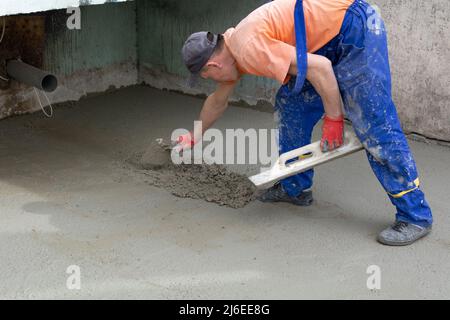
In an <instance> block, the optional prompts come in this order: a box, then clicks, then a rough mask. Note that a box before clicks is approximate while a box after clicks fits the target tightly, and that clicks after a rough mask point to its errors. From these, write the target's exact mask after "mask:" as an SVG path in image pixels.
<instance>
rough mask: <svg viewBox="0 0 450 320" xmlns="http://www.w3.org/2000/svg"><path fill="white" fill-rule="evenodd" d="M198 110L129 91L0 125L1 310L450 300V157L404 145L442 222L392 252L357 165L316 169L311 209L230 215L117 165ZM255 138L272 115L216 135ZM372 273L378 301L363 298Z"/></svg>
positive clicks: (239, 121) (376, 190)
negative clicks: (39, 301) (238, 131)
mask: <svg viewBox="0 0 450 320" xmlns="http://www.w3.org/2000/svg"><path fill="white" fill-rule="evenodd" d="M201 103H202V100H200V99H197V98H192V97H186V96H182V95H179V94H173V93H167V92H162V91H156V90H154V89H150V88H146V87H132V88H127V89H123V90H120V91H116V92H113V93H109V94H104V95H99V96H94V97H90V98H87V99H84V100H82V101H80V102H78V103H76V104H75V105H73V106H70V107H60V108H57V109H56V110H55V116H54V118H53V119H46V118H44V117H43V116H42V114H40V113H37V114H33V115H26V116H22V117H16V118H9V119H7V120H4V121H2V122H1V125H0V134H1V140H2V142H1V143H0V152H1V157H0V175H1V182H0V194H1V195H2V197H1V201H0V257H1V258H0V259H1V260H0V298H2V299H4V298H26V299H27V298H44V299H46V298H150V299H171V298H180V299H185V298H186V299H197V298H201V299H301V298H325V299H334V298H343V299H353V298H368V299H379V298H408V299H409V298H438V299H442V298H447V299H448V298H450V275H449V269H450V231H449V230H450V216H449V213H450V210H449V205H448V201H449V191H448V190H449V189H448V182H449V181H450V167H449V159H450V148H447V147H443V146H437V145H430V144H425V143H421V142H411V147H412V149H413V152H414V154H415V157H416V160H417V164H418V167H419V170H420V172H421V176H420V178H421V183H422V186H423V190H424V191H425V193H426V194H427V197H428V201H429V203H430V205H431V206H432V209H433V210H434V216H435V222H436V223H435V226H434V230H433V233H432V234H431V235H430V236H429V237H428V238H426V239H423V240H421V241H419V242H417V243H416V244H414V245H413V246H409V247H401V248H392V247H386V246H382V245H380V244H378V243H377V242H376V241H375V238H376V235H377V233H378V232H379V231H380V230H381V229H383V228H384V227H386V226H387V225H388V224H390V223H391V222H392V221H393V217H394V209H393V207H392V206H391V205H390V203H389V201H388V199H387V197H386V195H385V193H384V192H383V190H382V189H381V187H380V185H379V184H378V182H377V180H376V178H375V177H374V175H373V174H372V172H371V170H370V168H369V165H368V162H367V160H366V158H365V155H364V154H363V153H362V152H360V153H357V154H354V155H352V156H349V157H346V158H343V159H339V160H337V161H334V162H332V163H329V164H326V165H324V166H322V167H319V168H318V169H317V171H316V180H315V181H316V184H315V187H314V194H315V199H316V202H315V204H314V205H313V206H312V207H309V208H298V207H294V206H291V205H288V204H276V205H275V204H263V203H260V202H257V201H255V202H252V203H250V204H249V205H247V206H246V207H244V208H242V209H238V210H235V209H230V208H227V207H220V206H218V205H216V204H213V203H208V202H205V201H202V200H192V199H180V198H176V197H174V196H172V195H171V194H170V193H168V192H167V191H165V190H163V189H158V188H156V187H152V186H150V185H148V184H147V183H146V182H145V179H146V177H145V175H143V174H139V173H138V172H135V171H134V170H133V168H132V167H131V166H130V165H129V164H127V162H126V161H125V160H126V159H127V158H129V157H130V155H132V154H133V153H135V152H138V151H142V150H144V149H145V147H146V145H147V144H148V142H149V141H150V140H151V139H153V138H155V137H159V136H163V135H165V134H169V133H171V131H172V130H173V129H174V128H178V127H187V128H189V126H190V125H191V124H192V121H193V120H194V119H195V118H196V117H197V114H198V111H199V110H200V107H201ZM249 126H252V127H261V128H264V127H268V128H270V127H273V118H272V115H271V114H269V113H264V112H258V111H255V110H249V109H244V108H240V107H231V108H230V109H229V110H228V111H227V113H226V114H225V115H224V117H223V118H222V119H221V120H220V121H219V123H218V124H217V127H219V128H239V127H241V128H247V127H249ZM316 134H317V132H316ZM240 170H242V171H243V172H247V173H248V174H250V173H254V172H256V170H257V167H255V166H248V167H244V168H241V169H240ZM70 265H78V266H79V267H80V268H81V289H80V290H69V289H67V287H66V280H67V277H68V276H69V275H68V274H67V273H66V269H67V267H68V266H70ZM369 265H378V266H379V267H380V268H381V290H368V289H367V287H366V281H367V277H368V276H369V275H368V274H367V273H366V270H367V267H368V266H369Z"/></svg>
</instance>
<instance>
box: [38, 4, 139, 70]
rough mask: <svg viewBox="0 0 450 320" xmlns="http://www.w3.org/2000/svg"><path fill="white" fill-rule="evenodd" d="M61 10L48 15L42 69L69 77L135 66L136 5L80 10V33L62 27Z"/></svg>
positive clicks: (98, 6)
mask: <svg viewBox="0 0 450 320" xmlns="http://www.w3.org/2000/svg"><path fill="white" fill-rule="evenodd" d="M68 17H69V15H67V14H66V12H65V10H59V11H52V12H51V13H49V17H48V19H47V20H48V22H47V28H48V29H50V30H48V31H49V32H48V33H47V44H46V50H45V53H44V61H45V62H44V64H45V68H46V69H48V70H50V71H52V72H54V73H56V74H58V75H70V74H72V73H74V72H76V71H77V70H86V69H93V68H103V67H106V66H110V65H114V64H117V63H121V62H125V61H128V62H129V61H132V62H134V63H136V62H137V52H136V3H135V2H124V3H110V4H104V5H92V6H83V7H81V30H69V29H67V28H66V27H65V26H66V25H65V23H66V20H67V18H68Z"/></svg>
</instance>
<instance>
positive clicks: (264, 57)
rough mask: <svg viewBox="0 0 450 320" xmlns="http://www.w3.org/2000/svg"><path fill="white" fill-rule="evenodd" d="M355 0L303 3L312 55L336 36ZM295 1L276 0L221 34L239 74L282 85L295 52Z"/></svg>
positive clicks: (307, 40) (308, 1)
mask: <svg viewBox="0 0 450 320" xmlns="http://www.w3.org/2000/svg"><path fill="white" fill-rule="evenodd" d="M353 1H354V0H303V12H304V16H305V27H306V47H307V50H308V52H315V51H317V50H318V49H320V48H321V47H323V46H324V45H325V44H326V43H327V42H329V41H330V40H331V39H333V38H334V37H335V36H336V35H338V33H339V30H340V29H341V25H342V22H343V20H344V16H345V13H346V11H347V9H348V7H349V6H350V5H351V4H352V3H353ZM295 3H296V0H275V1H272V2H269V3H266V4H265V5H262V6H261V7H259V8H257V9H256V10H254V11H253V12H251V13H250V14H249V15H248V16H247V17H246V18H245V19H244V20H242V21H241V22H240V23H239V24H238V25H237V26H236V27H235V28H230V29H228V30H227V31H226V32H225V33H224V40H225V44H226V46H227V47H228V49H229V50H230V52H231V54H232V55H233V57H234V58H235V59H236V63H237V66H238V69H239V71H240V72H241V73H242V74H253V75H256V76H263V77H268V78H272V79H275V80H278V81H279V82H280V83H285V82H286V81H287V80H288V71H289V66H290V64H291V57H292V55H293V51H294V52H295V27H294V8H295Z"/></svg>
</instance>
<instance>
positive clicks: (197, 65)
mask: <svg viewBox="0 0 450 320" xmlns="http://www.w3.org/2000/svg"><path fill="white" fill-rule="evenodd" d="M217 38H218V36H217V35H216V34H213V33H211V32H208V31H201V32H196V33H193V34H191V35H190V36H189V38H188V39H187V40H186V42H185V43H184V45H183V48H182V49H181V55H182V57H183V62H184V64H185V65H186V67H187V68H188V70H189V71H190V72H191V76H190V78H189V80H188V86H190V87H193V86H194V85H195V84H196V83H197V80H198V78H199V73H200V70H202V68H203V67H204V65H205V64H206V62H208V60H209V58H211V55H212V54H213V52H214V49H215V48H216V45H217Z"/></svg>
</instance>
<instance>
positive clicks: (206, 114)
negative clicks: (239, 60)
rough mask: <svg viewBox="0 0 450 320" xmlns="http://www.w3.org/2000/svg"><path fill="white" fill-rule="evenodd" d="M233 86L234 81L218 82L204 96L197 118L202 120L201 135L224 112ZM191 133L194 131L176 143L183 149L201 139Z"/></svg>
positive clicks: (234, 84) (181, 137)
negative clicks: (210, 92)
mask: <svg viewBox="0 0 450 320" xmlns="http://www.w3.org/2000/svg"><path fill="white" fill-rule="evenodd" d="M235 86H236V82H234V83H219V84H218V86H217V88H216V91H214V92H213V93H212V94H211V95H209V96H208V98H206V100H205V102H204V104H203V108H202V110H201V112H200V116H199V120H200V121H202V132H201V135H203V133H204V132H205V131H206V130H207V129H209V128H210V127H211V126H212V125H213V124H214V122H216V120H217V119H219V118H220V116H222V114H223V113H224V112H225V110H226V109H227V107H228V99H229V98H230V96H231V94H232V93H233V89H234V87H235ZM193 134H194V132H190V133H188V134H185V135H183V136H180V137H179V138H178V143H179V144H181V145H182V147H183V149H185V148H189V147H191V146H193V145H194V144H195V143H197V141H199V140H200V139H201V136H200V135H199V136H195V137H194V136H193Z"/></svg>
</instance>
